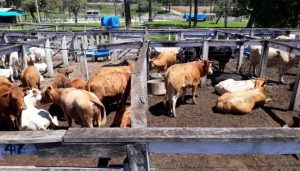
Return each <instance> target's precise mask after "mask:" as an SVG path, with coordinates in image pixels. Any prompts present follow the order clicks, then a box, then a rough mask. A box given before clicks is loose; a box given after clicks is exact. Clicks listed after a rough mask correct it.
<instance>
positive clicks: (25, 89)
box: [23, 87, 30, 95]
mask: <svg viewBox="0 0 300 171" xmlns="http://www.w3.org/2000/svg"><path fill="white" fill-rule="evenodd" d="M29 90H30V88H29V87H24V88H23V92H24V93H25V94H26V95H27V94H28V91H29Z"/></svg>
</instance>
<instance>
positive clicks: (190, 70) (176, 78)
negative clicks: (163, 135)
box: [164, 60, 213, 117]
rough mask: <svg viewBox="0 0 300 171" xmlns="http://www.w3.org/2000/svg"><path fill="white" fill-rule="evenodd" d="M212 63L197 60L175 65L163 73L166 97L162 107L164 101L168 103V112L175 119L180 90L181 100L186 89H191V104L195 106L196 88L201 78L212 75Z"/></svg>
mask: <svg viewBox="0 0 300 171" xmlns="http://www.w3.org/2000/svg"><path fill="white" fill-rule="evenodd" d="M211 65H212V62H211V61H207V60H204V61H202V60H199V61H194V62H188V63H183V64H175V65H173V66H171V67H170V68H168V70H167V71H166V72H165V75H164V77H165V88H166V95H165V97H164V105H165V107H167V106H166V101H167V100H168V101H169V107H170V108H169V110H170V112H171V113H173V116H174V117H176V111H175V107H176V102H177V99H178V97H179V93H180V90H181V89H183V96H182V100H183V101H184V96H185V92H186V88H187V87H192V92H193V103H195V104H196V99H195V95H196V88H197V86H198V84H199V82H200V80H201V78H202V77H204V76H206V75H207V74H212V72H213V71H212V68H211Z"/></svg>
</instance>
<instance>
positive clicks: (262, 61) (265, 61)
mask: <svg viewBox="0 0 300 171" xmlns="http://www.w3.org/2000/svg"><path fill="white" fill-rule="evenodd" d="M261 50H262V53H261V58H260V62H259V64H260V68H259V73H258V76H259V77H263V78H264V77H265V73H266V68H267V65H268V56H269V46H268V41H264V43H263V47H262V49H261Z"/></svg>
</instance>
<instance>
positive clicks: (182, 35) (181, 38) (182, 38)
mask: <svg viewBox="0 0 300 171" xmlns="http://www.w3.org/2000/svg"><path fill="white" fill-rule="evenodd" d="M180 40H184V33H183V32H181V33H180Z"/></svg>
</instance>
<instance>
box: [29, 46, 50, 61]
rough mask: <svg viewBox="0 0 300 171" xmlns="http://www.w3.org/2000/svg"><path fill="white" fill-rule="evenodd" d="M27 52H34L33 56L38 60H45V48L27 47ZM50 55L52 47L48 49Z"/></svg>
mask: <svg viewBox="0 0 300 171" xmlns="http://www.w3.org/2000/svg"><path fill="white" fill-rule="evenodd" d="M29 52H30V54H34V55H35V57H36V58H37V59H38V60H41V61H42V62H44V61H45V60H46V54H45V49H43V48H38V47H31V48H29ZM49 52H50V55H51V56H53V54H54V52H53V50H52V49H49Z"/></svg>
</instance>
